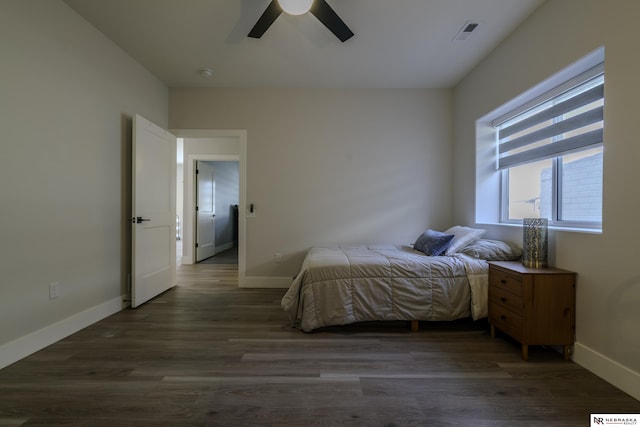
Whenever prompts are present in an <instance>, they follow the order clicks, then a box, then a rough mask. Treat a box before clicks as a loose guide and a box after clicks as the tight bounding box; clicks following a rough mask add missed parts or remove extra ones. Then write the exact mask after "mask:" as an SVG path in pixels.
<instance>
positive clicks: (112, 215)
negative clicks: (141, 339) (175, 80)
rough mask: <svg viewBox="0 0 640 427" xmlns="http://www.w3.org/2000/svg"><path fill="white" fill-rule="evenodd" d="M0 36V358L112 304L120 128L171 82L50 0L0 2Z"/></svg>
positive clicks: (162, 109)
mask: <svg viewBox="0 0 640 427" xmlns="http://www.w3.org/2000/svg"><path fill="white" fill-rule="evenodd" d="M0 40H2V42H0V72H1V75H2V78H1V79H0V129H1V130H2V135H1V136H0V137H1V138H2V143H0V199H1V202H0V218H1V220H0V236H1V237H2V249H0V252H1V255H0V271H1V272H2V279H1V281H2V284H1V285H0V367H1V366H3V364H6V363H10V362H11V358H12V357H13V358H15V357H20V355H25V354H24V353H28V352H30V351H33V350H35V349H37V346H38V345H46V344H48V343H49V342H47V341H48V340H50V339H53V340H54V341H55V339H59V338H61V335H64V334H65V333H70V332H73V331H74V329H75V328H78V327H84V326H86V325H87V324H89V323H91V322H93V321H95V320H97V318H99V317H101V316H104V315H107V314H110V312H113V311H114V310H118V309H120V307H121V305H122V302H121V299H122V298H121V296H122V295H123V294H124V293H125V292H126V275H127V256H128V251H129V248H128V242H127V238H126V234H125V232H126V230H127V228H128V227H129V225H128V224H127V223H126V218H125V217H126V216H127V215H128V213H127V202H126V200H127V199H126V194H127V193H128V192H129V189H128V186H127V184H126V182H125V181H126V175H125V173H124V171H126V170H127V168H128V162H129V160H128V159H129V157H130V156H129V154H128V150H129V146H128V144H130V138H128V137H127V132H128V131H130V128H131V120H130V119H131V116H133V115H134V114H135V113H140V114H141V115H143V116H145V117H147V118H148V119H150V120H152V121H154V122H156V123H157V124H158V125H160V126H165V127H166V125H167V116H168V98H167V96H168V92H167V88H166V87H165V86H164V85H163V84H162V83H160V82H159V81H158V80H157V79H155V78H154V77H152V76H151V75H150V74H149V73H148V72H147V71H146V70H144V69H143V68H142V67H141V66H140V65H139V64H138V63H136V62H134V61H133V60H132V59H131V58H130V57H128V56H127V55H125V54H124V53H123V52H122V51H121V50H120V49H119V48H118V47H116V46H115V45H114V44H113V43H112V42H110V41H109V40H107V39H106V38H105V37H104V36H103V35H102V34H100V33H99V32H98V31H97V30H95V29H94V28H93V27H91V26H90V25H89V24H88V23H86V22H85V21H84V20H83V19H81V18H80V17H79V16H78V15H77V14H76V13H75V12H73V11H72V10H71V9H70V8H69V7H68V6H66V5H65V4H64V3H62V2H60V1H57V0H40V1H38V0H31V1H22V0H4V1H2V2H0ZM51 282H59V285H60V296H59V298H57V299H54V300H51V301H50V300H49V291H48V288H49V284H50V283H51ZM58 322H61V323H58ZM45 329H46V330H45ZM37 331H41V334H40V335H38V333H37ZM29 334H32V335H29ZM33 334H36V335H33ZM30 336H31V337H32V338H33V339H32V340H30V339H29V337H30ZM18 338H21V339H20V340H18V341H14V340H17V339H18Z"/></svg>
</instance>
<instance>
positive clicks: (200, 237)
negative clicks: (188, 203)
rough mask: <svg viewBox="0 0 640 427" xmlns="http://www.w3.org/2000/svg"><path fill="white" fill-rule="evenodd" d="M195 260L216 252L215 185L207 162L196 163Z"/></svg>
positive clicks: (210, 167)
mask: <svg viewBox="0 0 640 427" xmlns="http://www.w3.org/2000/svg"><path fill="white" fill-rule="evenodd" d="M196 171H197V172H196V188H197V190H196V191H197V200H196V215H197V218H198V220H197V224H196V261H197V262H199V261H202V260H204V259H207V258H209V257H212V256H213V255H215V253H216V239H215V236H216V221H215V216H216V205H215V197H216V185H215V178H214V171H213V166H211V165H210V164H209V163H207V162H200V161H199V162H197V164H196Z"/></svg>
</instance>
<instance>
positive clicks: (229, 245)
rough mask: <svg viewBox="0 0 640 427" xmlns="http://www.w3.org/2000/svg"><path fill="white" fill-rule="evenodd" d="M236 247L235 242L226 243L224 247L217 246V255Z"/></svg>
mask: <svg viewBox="0 0 640 427" xmlns="http://www.w3.org/2000/svg"><path fill="white" fill-rule="evenodd" d="M234 246H235V245H234V244H233V242H229V243H225V244H224V245H220V246H216V253H220V252H224V251H226V250H227V249H231V248H233V247H234Z"/></svg>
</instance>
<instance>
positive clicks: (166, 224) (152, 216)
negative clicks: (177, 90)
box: [131, 115, 176, 307]
mask: <svg viewBox="0 0 640 427" xmlns="http://www.w3.org/2000/svg"><path fill="white" fill-rule="evenodd" d="M132 180H133V188H132V197H133V200H132V210H133V212H132V218H131V222H132V224H131V225H132V227H133V230H132V245H133V247H132V251H131V253H132V257H133V259H132V260H131V265H132V274H131V301H132V302H131V306H132V307H137V306H139V305H141V304H143V303H145V302H146V301H148V300H150V299H151V298H153V297H155V296H157V295H158V294H160V293H162V292H164V291H166V290H167V289H169V288H171V287H173V286H174V285H175V275H176V255H175V253H176V202H175V200H176V138H175V137H174V136H173V135H171V134H170V133H169V132H167V131H166V130H164V129H162V128H160V127H159V126H156V125H155V124H153V123H151V122H150V121H148V120H146V119H145V118H144V117H141V116H138V115H136V116H135V118H134V121H133V149H132Z"/></svg>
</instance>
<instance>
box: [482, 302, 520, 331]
mask: <svg viewBox="0 0 640 427" xmlns="http://www.w3.org/2000/svg"><path fill="white" fill-rule="evenodd" d="M489 322H491V324H492V325H493V326H494V327H496V328H498V329H500V330H501V331H503V332H505V333H506V334H508V335H510V336H512V337H513V338H515V339H517V340H520V339H522V317H521V316H519V315H517V314H516V313H514V312H512V311H510V310H507V309H506V308H504V307H503V306H500V305H496V304H491V309H490V310H489Z"/></svg>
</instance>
